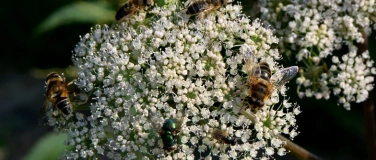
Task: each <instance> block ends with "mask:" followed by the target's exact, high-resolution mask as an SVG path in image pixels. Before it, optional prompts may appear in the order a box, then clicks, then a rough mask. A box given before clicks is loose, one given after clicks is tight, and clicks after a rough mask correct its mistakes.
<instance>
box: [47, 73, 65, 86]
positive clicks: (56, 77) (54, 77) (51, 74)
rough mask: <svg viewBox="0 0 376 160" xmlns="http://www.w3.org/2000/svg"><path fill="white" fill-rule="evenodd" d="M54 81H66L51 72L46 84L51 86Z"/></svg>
mask: <svg viewBox="0 0 376 160" xmlns="http://www.w3.org/2000/svg"><path fill="white" fill-rule="evenodd" d="M52 80H59V81H64V79H63V78H62V77H61V76H60V75H59V74H58V73H56V72H51V73H50V74H48V75H47V78H46V84H49V82H50V81H52Z"/></svg>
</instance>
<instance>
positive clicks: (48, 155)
mask: <svg viewBox="0 0 376 160" xmlns="http://www.w3.org/2000/svg"><path fill="white" fill-rule="evenodd" d="M66 136H67V135H65V134H56V133H50V134H46V135H45V136H44V137H42V138H41V139H40V140H39V141H38V142H37V143H36V144H34V146H33V147H32V149H31V150H30V152H29V153H28V154H27V155H26V156H25V157H24V159H23V160H35V159H38V160H50V159H58V158H59V157H60V156H61V155H62V154H63V152H64V151H66V150H69V149H71V148H72V147H70V146H66V145H64V140H65V139H66Z"/></svg>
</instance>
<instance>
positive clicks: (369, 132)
mask: <svg viewBox="0 0 376 160" xmlns="http://www.w3.org/2000/svg"><path fill="white" fill-rule="evenodd" d="M363 39H364V43H360V44H358V48H359V52H358V54H362V53H363V52H365V51H367V50H368V36H367V35H366V34H364V33H363ZM374 110H375V108H374V106H373V101H372V91H371V92H369V94H368V98H367V99H366V101H364V102H363V111H364V120H365V128H366V138H367V140H366V143H367V151H368V159H369V160H374V159H376V137H375V133H376V131H375V130H376V129H375V115H374Z"/></svg>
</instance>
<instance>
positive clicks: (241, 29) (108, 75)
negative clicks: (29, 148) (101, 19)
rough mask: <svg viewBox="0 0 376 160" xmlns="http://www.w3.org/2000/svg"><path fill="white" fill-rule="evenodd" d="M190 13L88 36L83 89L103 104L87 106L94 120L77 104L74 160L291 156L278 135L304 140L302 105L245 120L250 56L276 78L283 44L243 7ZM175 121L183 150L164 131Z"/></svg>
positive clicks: (133, 21)
mask: <svg viewBox="0 0 376 160" xmlns="http://www.w3.org/2000/svg"><path fill="white" fill-rule="evenodd" d="M181 10H182V6H176V5H166V6H163V7H158V6H155V7H154V8H153V9H152V10H151V11H150V12H149V13H151V14H152V15H153V16H152V17H151V18H146V14H145V13H144V12H140V13H139V14H136V15H134V16H133V17H131V18H129V19H126V20H125V21H124V22H121V23H119V24H116V25H114V26H112V27H108V26H106V25H105V26H97V27H96V28H94V29H93V30H92V32H91V33H88V34H86V35H85V36H83V37H81V41H80V42H79V44H78V45H77V47H76V48H75V50H74V53H73V56H72V60H73V62H74V65H75V66H76V67H77V68H78V69H79V70H80V71H79V73H78V75H79V77H78V79H77V81H76V82H77V83H76V84H77V85H78V86H80V87H81V88H83V89H84V90H85V91H86V92H88V93H89V95H91V97H93V100H91V101H89V103H88V104H87V106H88V107H89V108H90V115H89V114H85V115H86V116H83V114H81V113H79V112H80V111H79V110H78V108H79V106H75V107H74V111H73V112H75V113H74V115H75V117H76V118H75V119H77V121H67V122H66V123H67V124H66V125H63V127H65V128H64V129H66V130H67V131H68V133H69V137H68V140H67V141H66V143H67V144H68V145H71V146H74V147H75V149H74V150H73V151H70V152H69V153H66V154H65V156H66V158H69V159H78V158H89V157H99V155H104V156H106V157H108V158H110V159H155V158H158V159H202V158H210V157H213V156H214V157H215V156H217V157H220V158H221V159H227V158H233V159H237V158H245V159H250V158H252V159H253V158H256V157H261V158H263V159H268V158H270V157H272V156H273V155H274V154H275V153H277V154H279V155H284V154H286V150H285V149H284V148H283V146H284V142H283V141H281V140H280V139H278V138H277V137H276V136H275V135H276V134H282V133H284V134H287V135H289V136H290V137H291V138H293V137H295V136H296V135H297V131H296V129H297V126H296V122H295V121H296V120H295V116H296V115H297V114H299V113H300V110H299V107H297V105H292V104H290V103H288V102H287V101H283V102H281V103H279V104H276V103H278V102H279V100H278V99H279V98H278V94H277V93H275V94H273V98H272V99H270V100H268V102H267V104H268V105H266V106H264V107H263V108H262V109H260V110H259V111H257V112H256V113H255V114H254V116H255V121H254V122H253V121H251V120H250V119H248V118H246V117H245V116H243V115H240V114H239V110H240V108H241V107H245V108H247V106H243V105H244V103H243V101H244V100H243V98H244V97H241V96H239V94H237V93H239V91H240V90H242V89H244V85H245V83H246V81H247V78H248V76H247V74H246V73H245V70H244V63H245V62H244V54H245V52H246V51H247V49H248V50H251V51H252V52H253V53H255V55H256V57H257V58H259V59H261V60H263V61H266V62H267V63H269V65H270V68H271V70H272V72H273V73H274V72H276V71H278V70H280V68H282V67H281V66H279V65H278V64H277V62H275V60H276V59H279V58H280V57H279V53H278V51H277V50H276V49H272V48H271V45H273V44H276V43H277V42H278V39H277V38H276V37H275V36H273V35H272V31H271V30H270V29H266V28H264V27H262V24H261V23H260V22H259V21H258V20H255V21H253V22H251V21H250V20H249V19H248V18H247V17H246V16H245V15H244V14H242V13H241V6H239V5H231V4H229V5H226V6H225V7H222V8H221V9H220V10H218V11H213V12H210V13H208V14H207V15H206V16H204V17H203V18H202V19H192V17H190V16H188V15H186V13H185V12H182V11H181ZM282 88H283V89H284V87H282ZM283 89H281V90H280V92H281V93H282V94H283V93H284V91H283ZM275 106H279V107H275ZM82 113H84V112H82ZM251 114H252V113H251ZM170 118H172V119H176V122H177V121H178V120H179V121H180V122H182V124H181V125H179V126H181V128H179V131H180V132H178V133H177V138H176V140H177V141H176V145H177V148H176V149H174V150H172V151H167V150H166V148H165V146H164V145H165V144H164V142H165V140H166V139H163V138H162V137H161V136H160V132H159V131H160V130H161V126H162V124H163V123H164V122H165V121H166V120H167V119H170ZM50 119H53V120H55V121H59V120H60V119H58V118H56V119H54V117H50ZM177 126H178V125H177ZM214 129H218V130H221V131H223V132H224V133H226V135H227V134H228V136H229V137H232V138H236V139H240V140H239V141H237V142H236V144H235V145H230V144H227V143H226V142H225V141H223V140H221V139H215V138H214V137H213V136H212V131H213V130H214ZM224 135H225V134H224ZM227 138H228V137H227Z"/></svg>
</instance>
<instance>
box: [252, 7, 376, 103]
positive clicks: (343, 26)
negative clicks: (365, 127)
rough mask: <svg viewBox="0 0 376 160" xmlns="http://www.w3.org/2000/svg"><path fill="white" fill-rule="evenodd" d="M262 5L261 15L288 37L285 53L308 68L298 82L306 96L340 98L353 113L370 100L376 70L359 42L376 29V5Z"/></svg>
mask: <svg viewBox="0 0 376 160" xmlns="http://www.w3.org/2000/svg"><path fill="white" fill-rule="evenodd" d="M258 2H259V3H257V4H258V5H257V6H258V7H259V11H260V12H259V13H260V16H259V17H260V18H261V19H262V20H263V22H264V23H265V25H267V26H272V27H273V28H274V29H275V30H276V34H277V35H278V36H280V37H282V39H281V43H279V51H280V52H282V53H284V54H286V57H289V58H294V57H295V58H296V59H297V61H298V62H299V63H300V64H302V66H305V67H301V69H302V70H301V73H302V74H301V77H300V78H298V80H297V84H298V85H299V88H298V93H299V96H300V97H304V96H306V97H312V96H315V98H317V99H322V98H324V99H329V98H330V96H331V95H333V94H334V95H335V96H338V97H339V100H338V104H341V105H343V106H344V107H345V108H346V109H348V110H349V109H350V103H351V102H357V103H359V102H363V101H364V100H365V99H366V98H367V97H368V91H370V90H372V89H373V85H372V82H373V81H374V80H373V78H372V76H373V75H375V74H376V69H375V68H374V67H373V61H372V60H371V59H370V57H369V53H368V52H364V53H357V52H359V51H358V48H357V44H359V43H363V42H364V37H366V36H364V35H369V34H370V33H371V31H372V27H373V28H374V29H376V23H375V22H374V21H372V20H371V19H370V18H372V17H376V14H375V13H376V12H375V8H376V3H375V1H373V0H371V1H369V0H347V1H337V0H320V1H315V0H314V1H282V2H281V1H270V2H265V1H258ZM255 8H257V7H255ZM363 36H364V37H363ZM341 52H345V54H341ZM362 52H363V51H362ZM338 54H339V55H338ZM339 58H342V59H339ZM332 60H333V61H332ZM355 68H356V69H355ZM358 69H359V70H358Z"/></svg>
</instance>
